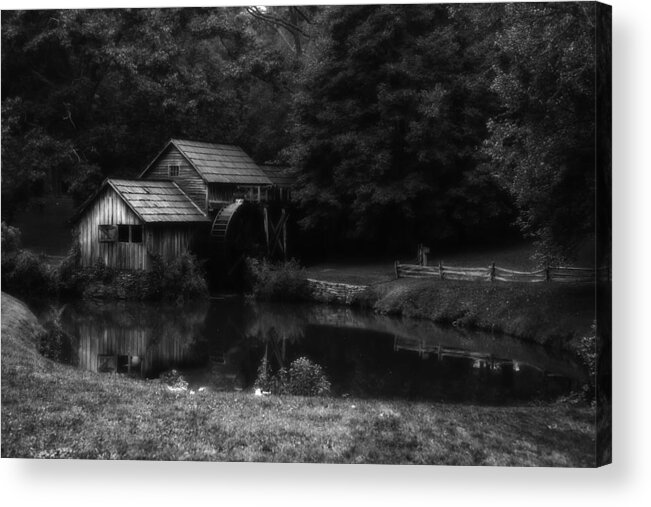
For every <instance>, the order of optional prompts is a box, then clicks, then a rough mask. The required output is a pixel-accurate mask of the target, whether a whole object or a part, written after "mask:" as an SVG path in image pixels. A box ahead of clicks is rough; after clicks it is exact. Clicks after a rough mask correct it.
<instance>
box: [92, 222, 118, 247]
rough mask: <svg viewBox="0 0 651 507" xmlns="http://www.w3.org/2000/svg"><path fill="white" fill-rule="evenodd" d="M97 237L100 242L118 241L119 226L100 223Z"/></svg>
mask: <svg viewBox="0 0 651 507" xmlns="http://www.w3.org/2000/svg"><path fill="white" fill-rule="evenodd" d="M97 239H98V242H99V243H117V241H118V226H117V225H113V224H98V225H97Z"/></svg>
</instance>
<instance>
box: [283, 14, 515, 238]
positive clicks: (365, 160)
mask: <svg viewBox="0 0 651 507" xmlns="http://www.w3.org/2000/svg"><path fill="white" fill-rule="evenodd" d="M319 22H320V23H321V24H322V30H323V35H322V37H321V39H320V40H319V41H317V42H315V46H317V47H318V48H319V49H320V55H319V56H320V58H319V59H318V60H317V61H310V62H307V63H306V64H305V68H304V71H303V73H302V76H301V87H300V89H299V92H298V93H297V96H296V99H295V118H296V122H295V123H296V128H295V129H294V144H293V146H292V149H291V151H290V156H291V159H292V162H293V165H294V167H295V168H296V170H297V174H298V178H299V191H298V192H297V195H298V199H299V202H300V204H301V206H302V208H303V210H304V213H305V218H304V219H303V220H302V225H303V226H304V227H305V228H306V229H308V230H314V231H318V234H319V236H321V237H326V238H328V239H327V242H328V243H330V245H332V244H333V243H335V242H337V241H342V240H348V241H350V240H353V241H354V240H363V241H364V242H366V243H367V244H368V243H370V244H372V245H373V246H375V247H377V245H384V246H385V247H386V248H387V249H389V250H396V249H399V248H403V249H404V248H405V246H408V247H409V248H410V249H411V245H412V244H413V243H415V242H417V241H424V242H431V241H441V240H447V241H460V240H468V239H471V238H477V237H479V236H480V235H481V234H482V232H484V233H485V232H490V231H494V230H495V229H498V230H499V229H502V228H503V226H504V225H505V222H506V218H507V217H508V210H509V203H508V199H507V198H506V196H505V195H504V194H503V192H501V191H500V189H499V188H497V186H496V185H495V183H494V181H493V180H492V178H491V177H490V175H489V174H488V173H486V172H483V169H482V166H481V162H482V161H483V160H482V154H481V153H480V150H479V148H480V147H481V143H482V141H483V140H484V138H485V136H486V134H487V131H486V120H487V118H488V117H489V116H490V114H492V113H493V112H496V111H497V109H496V108H497V103H496V101H497V97H496V96H495V95H494V94H493V93H491V92H490V90H489V86H490V84H491V83H490V80H488V79H487V77H486V75H485V72H486V70H489V67H488V69H487V59H486V57H485V56H484V52H485V51H486V50H487V47H483V44H484V43H485V41H486V40H487V33H489V29H490V27H488V26H483V25H480V24H473V23H468V19H467V18H466V17H465V16H463V15H462V14H461V13H460V12H458V11H455V10H453V9H452V8H450V7H449V6H444V5H429V6H427V5H421V6H396V5H385V6H361V7H360V6H355V7H350V6H346V7H332V8H328V9H327V10H326V11H324V13H323V15H322V18H321V19H320V20H319Z"/></svg>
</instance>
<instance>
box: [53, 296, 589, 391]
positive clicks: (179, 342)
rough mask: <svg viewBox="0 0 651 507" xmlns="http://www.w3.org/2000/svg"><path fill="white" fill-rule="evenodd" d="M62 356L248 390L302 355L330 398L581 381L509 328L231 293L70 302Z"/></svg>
mask: <svg viewBox="0 0 651 507" xmlns="http://www.w3.org/2000/svg"><path fill="white" fill-rule="evenodd" d="M63 323H64V327H65V329H66V331H67V332H68V333H69V334H70V335H71V336H72V337H73V342H74V343H73V354H72V358H71V363H73V364H75V365H77V366H78V367H79V368H84V369H87V370H91V371H95V372H106V373H111V372H115V373H122V374H126V375H132V376H137V377H142V378H155V377H157V376H158V375H160V374H161V373H162V372H165V371H167V370H170V369H172V368H174V369H178V370H180V371H181V372H182V373H183V375H184V377H185V378H186V379H187V380H188V381H189V382H190V387H191V388H199V387H205V388H206V389H209V390H213V391H220V390H221V391H229V390H242V389H248V388H250V387H251V386H252V385H253V382H254V380H255V377H256V372H257V369H258V367H259V365H260V362H261V360H262V358H263V357H265V356H266V357H267V359H268V361H269V364H270V365H271V366H272V368H279V367H281V366H289V364H290V363H291V362H292V361H293V360H295V359H297V358H298V357H302V356H305V357H308V358H309V359H311V360H312V361H314V362H316V363H318V364H319V365H321V366H322V367H323V369H324V370H325V372H326V374H327V376H328V378H329V379H330V381H331V383H332V390H333V393H334V394H335V395H337V396H347V395H350V396H355V397H376V398H406V399H429V400H437V401H454V402H463V401H468V402H470V401H472V402H475V403H477V402H479V403H506V402H510V401H516V400H519V401H522V400H533V399H544V398H551V397H554V396H558V395H560V394H563V393H567V392H569V391H570V390H571V389H572V388H575V387H577V386H579V385H580V384H581V383H583V382H584V381H585V374H584V372H583V371H582V370H581V368H580V367H578V366H577V364H575V363H574V362H573V361H572V359H571V358H569V357H567V356H564V355H562V354H560V353H558V352H555V351H552V350H548V349H545V348H544V347H542V346H539V345H536V344H531V343H528V342H524V341H521V340H518V339H515V338H512V337H509V336H503V335H497V334H490V333H482V332H476V331H463V330H460V329H457V328H453V327H449V328H448V327H441V326H438V325H435V324H433V323H431V322H427V321H417V320H411V319H399V318H394V317H388V316H383V315H376V314H374V313H372V312H370V311H364V310H357V309H351V308H348V307H336V306H327V305H296V304H294V305H288V304H270V303H259V302H254V301H250V300H247V299H243V298H238V297H224V298H216V299H211V301H210V302H205V303H198V304H194V305H191V306H165V305H161V304H145V303H134V302H112V303H105V302H102V303H91V302H75V303H70V304H68V305H67V306H66V308H65V311H64V313H63Z"/></svg>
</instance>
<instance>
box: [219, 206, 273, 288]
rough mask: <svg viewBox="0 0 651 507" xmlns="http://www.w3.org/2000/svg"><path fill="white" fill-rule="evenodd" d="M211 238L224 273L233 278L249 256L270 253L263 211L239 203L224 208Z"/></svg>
mask: <svg viewBox="0 0 651 507" xmlns="http://www.w3.org/2000/svg"><path fill="white" fill-rule="evenodd" d="M210 236H211V240H212V242H213V244H214V246H215V253H216V254H217V256H218V257H219V259H220V262H221V263H223V268H224V270H225V271H226V273H227V274H229V275H230V274H232V273H233V272H234V271H235V270H236V269H237V268H238V267H239V266H240V265H241V264H242V261H243V260H244V258H245V257H246V256H258V255H261V254H263V253H264V252H265V250H266V239H265V231H264V221H263V214H262V209H261V208H260V206H258V205H256V204H255V203H247V202H243V201H239V200H238V201H236V202H234V203H231V204H229V205H227V206H225V207H223V208H222V209H221V210H220V211H219V213H217V215H216V216H215V219H214V221H213V224H212V228H211V230H210Z"/></svg>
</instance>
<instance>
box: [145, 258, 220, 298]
mask: <svg viewBox="0 0 651 507" xmlns="http://www.w3.org/2000/svg"><path fill="white" fill-rule="evenodd" d="M149 278H150V280H151V285H153V286H154V287H155V291H156V292H157V293H158V294H160V296H161V298H163V299H172V300H176V301H183V300H191V299H195V298H198V297H206V296H207V295H208V283H207V281H206V276H205V273H204V271H203V268H202V265H201V264H200V263H199V261H198V260H197V258H196V257H195V256H194V255H192V254H189V253H184V254H182V255H180V256H178V257H176V258H175V259H173V260H172V261H169V262H163V261H161V259H160V258H158V257H154V268H153V270H152V272H151V273H150V274H149Z"/></svg>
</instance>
